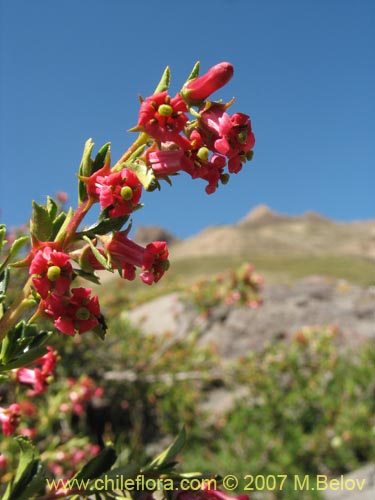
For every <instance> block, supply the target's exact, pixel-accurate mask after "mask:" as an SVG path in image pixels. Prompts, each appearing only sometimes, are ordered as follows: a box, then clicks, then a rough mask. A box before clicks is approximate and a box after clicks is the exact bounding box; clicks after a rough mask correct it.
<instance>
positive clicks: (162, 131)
mask: <svg viewBox="0 0 375 500" xmlns="http://www.w3.org/2000/svg"><path fill="white" fill-rule="evenodd" d="M186 111H187V108H186V104H185V101H184V99H183V98H182V96H181V95H180V94H176V96H175V97H173V99H172V98H171V97H170V96H169V95H168V93H167V92H166V91H165V92H159V93H158V94H154V95H152V96H150V97H147V99H145V100H144V101H143V102H142V104H141V109H140V111H139V117H138V124H137V127H139V129H140V130H142V131H144V132H146V133H147V134H149V135H150V136H151V137H153V138H154V139H156V140H157V141H161V142H165V141H173V142H175V143H176V144H179V143H180V142H181V140H182V137H180V135H179V133H180V132H181V131H182V130H183V129H184V126H185V124H186V122H187V121H188V117H187V115H186V114H185V112H186Z"/></svg>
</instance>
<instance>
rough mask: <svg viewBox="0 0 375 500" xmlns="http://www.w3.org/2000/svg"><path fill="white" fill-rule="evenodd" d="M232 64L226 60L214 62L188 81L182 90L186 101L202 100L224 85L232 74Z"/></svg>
mask: <svg viewBox="0 0 375 500" xmlns="http://www.w3.org/2000/svg"><path fill="white" fill-rule="evenodd" d="M233 71H234V69H233V66H232V64H230V63H228V62H222V63H219V64H216V65H215V66H213V67H212V68H211V69H209V70H208V71H207V73H205V74H204V75H202V76H200V77H198V78H195V80H191V81H190V82H188V83H187V84H186V85H185V87H184V88H183V90H182V94H183V96H184V98H185V99H186V101H188V102H189V103H194V102H195V101H203V100H204V99H206V98H207V97H208V96H210V95H211V94H213V93H214V92H216V90H219V89H221V87H224V85H226V84H227V83H228V82H229V80H230V79H231V78H232V76H233Z"/></svg>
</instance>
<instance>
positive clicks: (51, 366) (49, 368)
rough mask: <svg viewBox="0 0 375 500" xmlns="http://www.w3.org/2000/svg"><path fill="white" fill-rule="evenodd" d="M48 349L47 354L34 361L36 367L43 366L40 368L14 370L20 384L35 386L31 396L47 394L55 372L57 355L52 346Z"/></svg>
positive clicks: (29, 392)
mask: <svg viewBox="0 0 375 500" xmlns="http://www.w3.org/2000/svg"><path fill="white" fill-rule="evenodd" d="M47 349H48V353H47V354H45V355H44V356H42V357H41V358H39V359H37V360H36V361H34V363H35V364H36V365H41V367H40V368H19V369H17V370H14V371H15V373H16V378H17V381H18V382H21V383H23V384H30V385H32V386H33V389H32V390H31V389H30V390H29V391H28V392H27V394H28V395H29V396H35V395H36V394H42V393H43V392H45V391H46V390H47V388H48V384H49V382H50V380H51V375H53V372H54V370H55V365H56V360H57V353H56V352H55V351H54V350H53V349H52V347H50V346H48V347H47Z"/></svg>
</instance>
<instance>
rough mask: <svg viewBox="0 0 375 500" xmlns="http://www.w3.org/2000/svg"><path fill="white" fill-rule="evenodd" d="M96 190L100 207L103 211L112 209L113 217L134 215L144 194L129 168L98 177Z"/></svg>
mask: <svg viewBox="0 0 375 500" xmlns="http://www.w3.org/2000/svg"><path fill="white" fill-rule="evenodd" d="M95 188H96V193H97V194H98V196H99V201H100V206H101V207H102V209H105V208H110V210H109V215H110V216H111V217H119V216H121V215H127V214H130V213H132V212H133V210H134V208H135V207H136V206H137V205H138V203H139V200H140V198H141V194H142V184H141V183H140V181H139V179H138V177H137V176H136V174H135V173H134V172H132V171H131V170H129V169H128V168H124V169H123V170H121V171H120V172H114V173H111V174H109V175H106V176H101V175H99V176H96V179H95Z"/></svg>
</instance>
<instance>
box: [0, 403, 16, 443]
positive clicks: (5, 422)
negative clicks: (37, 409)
mask: <svg viewBox="0 0 375 500" xmlns="http://www.w3.org/2000/svg"><path fill="white" fill-rule="evenodd" d="M20 417H21V415H20V405H18V404H17V403H14V404H11V405H10V406H9V407H8V408H1V407H0V422H1V424H2V429H3V434H5V435H6V436H11V435H12V434H14V433H15V432H16V430H17V426H18V423H19V421H20Z"/></svg>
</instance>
